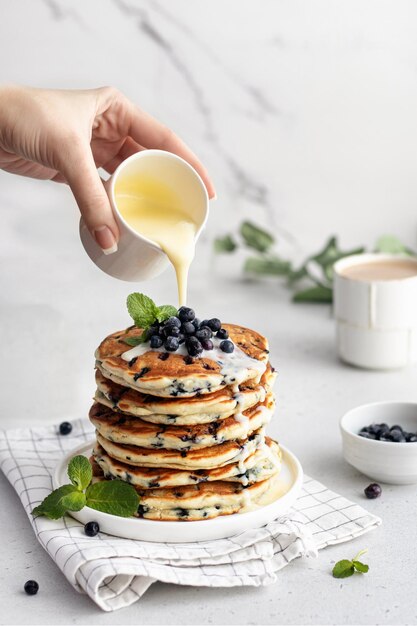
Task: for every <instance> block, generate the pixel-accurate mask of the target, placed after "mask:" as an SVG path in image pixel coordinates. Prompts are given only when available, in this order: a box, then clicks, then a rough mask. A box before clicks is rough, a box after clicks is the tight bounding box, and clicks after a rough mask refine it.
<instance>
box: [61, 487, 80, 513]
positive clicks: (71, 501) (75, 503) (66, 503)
mask: <svg viewBox="0 0 417 626" xmlns="http://www.w3.org/2000/svg"><path fill="white" fill-rule="evenodd" d="M61 505H62V506H63V507H65V510H66V511H81V509H82V508H83V507H84V506H85V493H84V492H83V491H72V492H71V493H68V494H67V495H66V496H64V497H63V498H62V499H61Z"/></svg>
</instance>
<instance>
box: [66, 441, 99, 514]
mask: <svg viewBox="0 0 417 626" xmlns="http://www.w3.org/2000/svg"><path fill="white" fill-rule="evenodd" d="M67 471H68V478H69V479H70V481H71V482H72V484H73V485H75V486H76V487H77V489H78V490H79V491H84V489H86V488H87V487H88V485H89V484H90V483H91V479H92V478H93V470H92V469H91V463H90V461H89V460H88V459H87V457H86V456H82V455H81V454H79V455H78V456H74V457H73V458H72V459H71V461H70V462H69V464H68V470H67ZM81 508H82V507H81ZM77 510H79V509H77Z"/></svg>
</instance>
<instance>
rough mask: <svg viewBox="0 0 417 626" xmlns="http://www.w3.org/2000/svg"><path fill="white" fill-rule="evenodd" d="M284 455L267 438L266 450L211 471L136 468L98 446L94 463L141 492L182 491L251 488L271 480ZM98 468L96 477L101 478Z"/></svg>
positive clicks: (109, 475)
mask: <svg viewBox="0 0 417 626" xmlns="http://www.w3.org/2000/svg"><path fill="white" fill-rule="evenodd" d="M280 459H281V451H280V449H279V446H278V444H277V442H276V441H273V440H272V439H270V438H269V437H266V438H265V446H262V445H261V446H259V447H258V448H257V449H256V450H255V451H254V452H253V453H252V454H251V455H249V456H248V457H247V458H246V459H245V460H243V461H240V462H239V463H230V464H229V465H225V466H223V467H219V468H214V469H210V470H196V471H194V472H193V471H188V470H174V469H168V468H163V467H162V468H151V467H136V466H133V465H128V464H126V463H121V462H120V461H116V460H114V459H112V458H111V457H110V456H109V455H108V454H106V452H105V450H104V449H103V448H102V447H101V446H100V445H99V444H96V446H95V448H94V450H93V456H92V462H94V463H96V464H97V465H98V466H99V468H101V471H102V473H103V474H104V476H105V477H106V478H118V479H120V480H123V481H125V482H128V483H130V484H132V485H134V486H135V487H139V488H141V489H152V488H158V487H179V486H183V485H193V484H198V483H202V482H207V481H208V482H212V481H214V480H222V481H232V482H238V483H241V484H242V485H244V486H246V485H250V484H252V483H255V482H260V481H263V480H266V479H267V478H270V477H271V476H272V475H274V474H276V473H278V472H279V470H280ZM98 474H99V472H97V468H96V471H95V475H98Z"/></svg>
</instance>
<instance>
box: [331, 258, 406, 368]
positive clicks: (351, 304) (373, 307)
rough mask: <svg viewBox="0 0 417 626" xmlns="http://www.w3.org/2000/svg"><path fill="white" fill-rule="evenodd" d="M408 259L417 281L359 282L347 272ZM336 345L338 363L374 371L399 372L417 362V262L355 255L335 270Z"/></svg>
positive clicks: (403, 279)
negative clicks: (366, 264) (364, 264)
mask: <svg viewBox="0 0 417 626" xmlns="http://www.w3.org/2000/svg"><path fill="white" fill-rule="evenodd" d="M405 258H406V259H407V261H411V262H412V263H415V265H416V276H411V277H407V278H399V279H395V280H372V281H370V280H356V279H354V278H350V277H349V276H345V275H343V271H346V269H347V268H348V267H352V266H354V265H361V264H363V263H370V262H371V263H372V262H374V261H394V262H395V260H398V259H401V260H403V259H405ZM333 271H334V281H333V300H334V305H333V308H334V316H335V318H336V341H337V350H338V353H339V356H340V358H341V359H342V360H343V361H346V362H347V363H350V364H352V365H356V366H359V367H364V368H370V369H395V368H401V367H405V366H407V365H409V364H411V363H414V362H416V361H417V259H415V260H413V259H412V258H411V257H404V256H401V255H394V254H380V253H377V254H357V255H352V256H350V257H346V258H344V259H341V260H340V261H338V262H337V263H335V265H334V267H333Z"/></svg>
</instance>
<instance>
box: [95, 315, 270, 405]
mask: <svg viewBox="0 0 417 626" xmlns="http://www.w3.org/2000/svg"><path fill="white" fill-rule="evenodd" d="M224 328H226V329H227V330H228V332H229V336H230V339H231V340H232V341H233V342H234V344H235V349H234V351H233V352H232V353H231V354H226V353H225V352H222V351H221V350H220V348H219V343H220V340H219V339H217V338H213V343H214V346H215V348H214V350H210V351H207V350H205V351H204V352H203V355H202V356H201V357H195V358H192V357H190V356H189V355H188V354H187V352H186V348H185V346H184V344H183V345H181V346H180V348H179V350H178V351H177V352H172V353H170V352H166V351H165V350H164V349H163V348H159V349H157V350H151V348H150V347H149V343H147V342H146V343H144V344H140V345H138V346H136V347H135V348H130V349H129V346H128V345H127V344H126V342H125V340H126V339H127V338H132V337H138V336H140V335H141V334H142V330H141V329H138V328H136V327H130V328H128V329H126V330H124V331H119V332H116V333H113V334H112V335H109V336H108V337H107V338H106V339H104V341H102V343H101V344H100V346H99V347H98V348H97V350H96V355H95V356H96V361H97V367H98V368H99V369H100V371H101V372H102V374H103V375H104V376H105V377H107V378H112V377H117V381H116V382H122V384H123V385H125V386H128V387H131V388H132V389H137V390H138V391H141V392H143V393H146V394H151V395H153V396H162V397H165V398H168V397H172V398H178V397H188V396H195V395H197V394H200V395H201V394H207V393H212V392H214V391H217V390H218V389H221V388H222V387H223V386H227V385H235V384H236V385H240V384H242V383H245V382H247V381H249V380H252V381H255V382H259V380H260V378H261V376H262V374H263V373H264V371H265V369H266V362H267V360H268V342H267V340H266V338H265V337H263V336H262V335H260V334H259V333H257V332H255V331H253V330H249V329H247V328H244V327H243V326H235V325H234V324H224Z"/></svg>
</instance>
